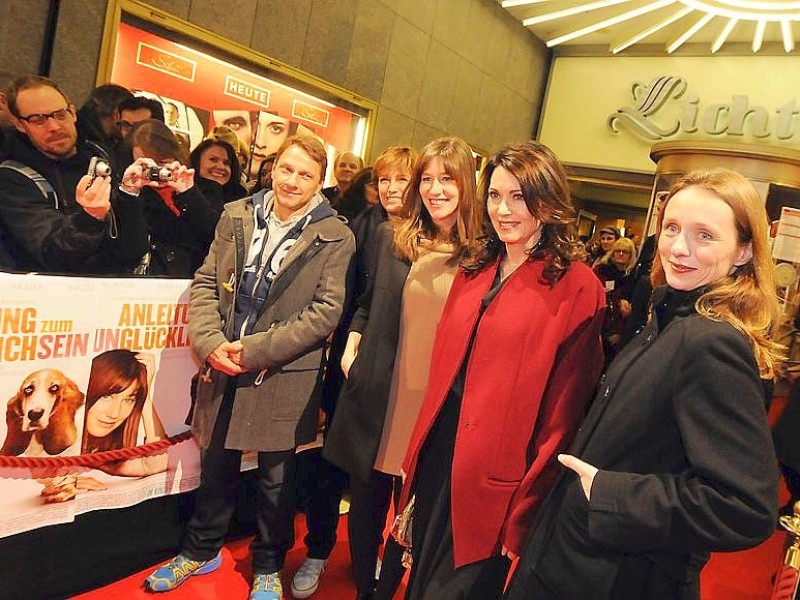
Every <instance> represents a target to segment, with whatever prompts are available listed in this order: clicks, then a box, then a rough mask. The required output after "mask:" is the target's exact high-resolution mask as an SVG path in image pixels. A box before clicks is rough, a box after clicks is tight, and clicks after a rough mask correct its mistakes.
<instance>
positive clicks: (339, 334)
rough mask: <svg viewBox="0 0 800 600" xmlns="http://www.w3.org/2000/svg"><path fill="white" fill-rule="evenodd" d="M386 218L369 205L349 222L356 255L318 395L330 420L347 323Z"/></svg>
mask: <svg viewBox="0 0 800 600" xmlns="http://www.w3.org/2000/svg"><path fill="white" fill-rule="evenodd" d="M387 218H388V216H387V214H386V211H385V210H384V209H383V206H381V205H380V204H378V205H376V206H373V207H371V208H369V209H368V210H366V211H365V212H363V213H361V214H360V215H359V216H358V217H356V218H355V219H354V220H353V221H350V223H349V224H350V229H351V230H352V232H353V235H355V238H356V255H355V260H354V261H353V263H352V265H351V269H350V271H349V272H348V275H347V290H348V291H347V299H346V300H345V306H344V313H343V314H342V320H341V321H340V322H339V326H338V327H337V328H336V332H335V333H334V334H333V339H332V340H331V346H330V348H329V350H328V352H329V354H328V368H327V369H326V370H325V387H324V390H323V394H322V409H323V410H324V411H325V414H326V416H327V419H328V426H327V427H326V430H327V429H329V428H330V421H331V419H332V418H333V414H334V412H335V410H336V406H337V404H338V401H339V394H340V393H341V391H342V387H343V386H344V383H345V381H347V380H346V379H345V376H344V372H342V355H343V354H344V349H345V346H346V345H347V336H348V333H349V331H350V323H351V321H352V320H353V315H354V314H355V312H356V310H357V308H358V299H359V298H360V297H361V295H362V294H363V293H364V291H365V290H366V289H367V282H368V281H369V279H370V277H371V276H372V275H373V274H374V272H375V264H376V262H377V256H376V254H377V253H376V251H375V247H374V246H375V243H374V242H375V238H376V237H377V235H376V232H377V229H378V227H379V226H380V224H381V223H383V222H384V221H386V219H387Z"/></svg>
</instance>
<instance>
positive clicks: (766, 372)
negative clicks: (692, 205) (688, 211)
mask: <svg viewBox="0 0 800 600" xmlns="http://www.w3.org/2000/svg"><path fill="white" fill-rule="evenodd" d="M691 187H699V188H702V189H705V190H708V191H709V192H712V193H713V194H714V195H715V196H717V197H718V198H719V199H720V200H722V201H723V202H725V204H727V205H728V206H730V207H731V210H733V215H734V219H735V221H736V230H737V233H738V238H739V244H741V245H744V244H751V247H752V252H753V256H752V258H751V259H750V260H749V261H748V262H747V263H745V264H743V265H741V266H739V267H736V269H735V270H734V271H733V272H732V273H731V274H730V275H727V276H725V277H723V278H722V279H720V280H718V281H717V282H716V283H714V284H713V286H712V287H711V289H709V290H708V291H707V292H706V293H704V294H703V295H702V296H700V298H698V300H697V302H696V304H695V307H696V308H697V312H698V313H699V314H701V315H703V316H704V317H707V318H709V319H712V320H714V321H727V322H728V323H730V324H731V325H733V326H734V327H735V328H736V329H738V330H739V331H741V332H742V333H743V334H744V335H746V336H747V338H748V339H749V340H750V343H751V345H752V346H753V353H754V355H755V358H756V361H757V362H758V366H759V369H760V371H761V376H762V377H764V378H770V377H772V376H774V374H775V371H776V370H777V369H779V367H780V361H781V359H782V358H783V355H782V347H781V346H780V345H779V344H776V343H775V342H773V341H772V340H770V333H771V331H772V329H773V327H777V325H778V322H779V319H780V314H781V310H780V304H779V303H778V296H777V293H776V291H775V271H774V264H773V262H772V256H771V254H770V250H769V246H768V239H769V222H768V218H767V212H766V209H765V207H764V201H763V200H762V199H761V197H760V196H759V195H758V192H757V191H756V189H755V188H754V187H753V184H752V183H750V181H748V179H747V178H745V177H744V176H742V175H740V174H739V173H737V172H735V171H731V170H729V169H711V170H709V169H702V170H697V171H692V172H691V173H688V174H686V175H684V176H683V177H681V179H680V180H678V182H677V183H676V184H675V185H674V186H673V187H672V189H670V192H669V195H668V196H667V199H666V200H665V202H664V204H663V205H662V208H661V211H660V212H659V216H658V235H659V236H660V235H661V227H662V224H663V219H664V213H665V212H666V207H667V206H668V205H669V202H670V200H671V199H672V198H673V197H674V196H675V194H677V193H678V192H680V191H681V190H685V189H687V188H691ZM651 279H652V282H653V286H654V287H655V286H658V285H663V284H664V283H666V277H665V275H664V267H663V265H662V264H661V261H659V260H656V261H654V262H653V273H652V275H651Z"/></svg>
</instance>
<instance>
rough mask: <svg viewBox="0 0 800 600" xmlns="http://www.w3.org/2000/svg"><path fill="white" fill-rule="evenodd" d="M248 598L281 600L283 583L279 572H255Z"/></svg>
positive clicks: (253, 599) (251, 599) (252, 599)
mask: <svg viewBox="0 0 800 600" xmlns="http://www.w3.org/2000/svg"><path fill="white" fill-rule="evenodd" d="M254 575H255V578H254V579H253V587H251V588H250V600H281V598H283V584H281V576H280V573H255V574H254Z"/></svg>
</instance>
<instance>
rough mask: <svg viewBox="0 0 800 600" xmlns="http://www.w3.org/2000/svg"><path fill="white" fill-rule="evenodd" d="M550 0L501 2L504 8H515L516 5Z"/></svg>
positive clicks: (507, 0)
mask: <svg viewBox="0 0 800 600" xmlns="http://www.w3.org/2000/svg"><path fill="white" fill-rule="evenodd" d="M548 1H549V0H503V2H502V3H501V4H500V6H502V7H503V8H513V7H514V6H525V5H526V4H541V3H542V2H548Z"/></svg>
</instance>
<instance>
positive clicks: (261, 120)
mask: <svg viewBox="0 0 800 600" xmlns="http://www.w3.org/2000/svg"><path fill="white" fill-rule="evenodd" d="M111 81H112V82H114V83H118V84H120V85H124V86H125V87H127V88H129V89H131V90H134V91H135V92H136V93H137V94H139V95H145V96H147V97H149V98H152V99H154V100H157V101H159V102H161V104H162V106H163V107H164V116H165V120H166V122H167V125H169V126H170V127H171V128H172V130H173V131H175V132H176V134H178V135H180V136H182V137H184V138H185V139H187V140H188V141H189V147H190V148H194V147H195V146H196V145H197V144H199V143H200V141H201V140H202V139H204V138H205V137H206V136H207V135H209V134H212V135H215V137H216V135H217V133H218V131H217V128H219V127H224V128H227V129H228V130H230V131H228V132H227V133H229V134H233V135H235V137H236V140H238V141H237V144H239V145H241V147H242V148H243V149H244V153H243V156H242V158H241V160H242V161H243V162H244V163H245V164H244V165H243V167H244V172H245V174H246V175H247V176H248V177H249V178H250V179H253V180H254V179H256V178H257V176H258V173H259V169H260V167H261V164H262V163H263V162H264V160H265V159H266V157H267V156H269V155H270V154H273V153H275V152H276V151H277V150H278V148H279V147H280V146H281V144H282V143H283V142H284V140H286V138H287V137H289V136H292V135H310V136H314V137H316V138H318V139H319V140H320V141H322V142H323V144H324V145H325V146H326V148H327V150H328V153H329V155H330V157H331V160H330V161H329V162H331V163H332V162H333V160H332V159H333V156H335V155H336V153H337V152H338V151H341V150H353V151H355V152H356V153H357V154H360V153H361V152H362V151H363V148H362V147H361V146H362V144H363V141H364V140H363V133H364V131H365V127H366V117H364V116H362V115H358V114H356V113H354V112H352V111H349V110H347V109H345V108H342V107H340V106H336V105H334V104H331V103H330V102H327V101H325V100H322V99H320V98H316V97H314V96H311V95H309V94H306V93H304V92H302V91H300V90H297V89H294V88H292V87H289V86H287V85H283V84H281V83H279V82H276V81H273V80H271V79H268V78H266V77H262V76H261V75H258V74H256V73H254V72H252V71H249V70H246V69H242V68H240V67H238V66H236V65H234V64H231V63H229V62H226V61H224V60H221V59H219V58H217V57H215V56H211V55H208V54H205V53H203V52H201V51H199V50H196V49H194V48H191V47H189V46H186V45H184V44H178V43H176V42H173V41H171V40H168V39H165V38H163V37H160V36H158V35H155V34H153V33H150V32H147V31H144V30H142V29H139V28H137V27H134V26H132V25H129V24H127V23H120V25H119V30H118V32H117V43H116V49H115V53H114V66H113V71H112V74H111ZM359 131H360V132H361V134H360V136H359V134H358V132H359ZM223 139H224V138H223ZM328 171H329V172H328V174H327V179H326V181H328V182H330V177H331V172H332V168H329V170H328Z"/></svg>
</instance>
